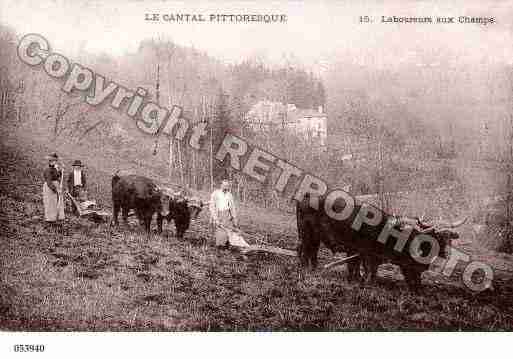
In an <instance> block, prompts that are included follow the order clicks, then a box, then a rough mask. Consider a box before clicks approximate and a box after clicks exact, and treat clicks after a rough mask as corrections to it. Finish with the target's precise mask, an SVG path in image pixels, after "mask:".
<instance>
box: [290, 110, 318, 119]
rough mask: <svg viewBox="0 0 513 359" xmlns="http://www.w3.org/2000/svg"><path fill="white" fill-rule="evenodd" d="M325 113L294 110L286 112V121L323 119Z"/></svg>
mask: <svg viewBox="0 0 513 359" xmlns="http://www.w3.org/2000/svg"><path fill="white" fill-rule="evenodd" d="M325 117H326V114H325V113H319V111H316V110H312V109H295V110H293V111H288V112H287V119H288V120H289V121H290V120H299V119H301V118H325Z"/></svg>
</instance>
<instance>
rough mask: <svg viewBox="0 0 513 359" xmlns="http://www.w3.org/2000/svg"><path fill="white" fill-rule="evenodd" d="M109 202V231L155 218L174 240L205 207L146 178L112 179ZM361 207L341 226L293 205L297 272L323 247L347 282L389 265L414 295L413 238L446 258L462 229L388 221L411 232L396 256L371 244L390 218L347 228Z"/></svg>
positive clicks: (420, 266) (388, 247)
mask: <svg viewBox="0 0 513 359" xmlns="http://www.w3.org/2000/svg"><path fill="white" fill-rule="evenodd" d="M318 200H319V204H318V208H324V201H325V197H320V198H318ZM112 202H113V218H112V223H113V224H114V225H118V215H119V212H120V211H121V213H122V217H123V220H124V222H125V223H127V221H128V217H129V213H130V211H131V210H134V211H135V214H136V215H137V217H138V219H139V222H140V223H141V224H142V225H143V226H144V228H145V230H146V232H147V233H148V234H149V233H150V226H151V221H152V218H153V215H154V214H155V213H156V214H157V226H158V232H159V233H162V224H163V221H164V219H165V220H166V221H167V222H168V223H169V222H171V221H174V222H175V226H176V235H177V237H178V238H179V239H181V238H183V236H184V233H185V231H186V230H187V229H188V228H189V225H190V222H191V219H195V218H197V216H198V215H199V213H200V212H201V210H202V208H203V207H204V206H205V205H206V204H207V203H205V202H203V201H201V200H198V199H194V198H192V199H191V198H188V197H187V196H184V195H183V194H182V193H175V192H172V191H170V190H169V189H166V188H162V187H159V186H158V185H157V184H155V182H154V181H152V180H151V179H149V178H146V177H143V176H138V175H128V176H119V175H117V174H115V175H114V176H113V177H112ZM361 206H362V204H361V203H360V204H355V208H354V210H353V211H352V214H351V216H349V217H348V218H346V219H344V220H336V219H333V218H331V217H330V216H328V215H327V214H326V213H325V211H323V210H318V209H314V208H312V206H311V205H310V197H309V196H308V195H307V196H305V197H304V199H303V200H302V201H298V202H297V205H296V216H297V229H298V237H299V245H298V248H297V253H298V257H299V260H300V264H301V265H302V266H303V267H310V268H312V269H315V268H316V267H317V256H318V251H319V247H320V244H321V243H323V244H324V245H325V246H326V247H327V248H328V249H330V250H331V251H332V252H333V253H337V252H344V253H346V254H347V258H348V259H347V260H345V262H346V263H347V266H348V279H349V280H350V281H351V280H363V281H365V282H373V281H374V280H375V278H376V274H377V269H378V266H379V265H380V264H383V263H385V262H389V263H393V264H396V265H398V266H399V267H400V268H401V271H402V273H403V275H404V277H405V280H406V282H407V284H408V286H409V287H410V288H411V289H413V290H418V289H419V287H420V283H421V274H422V272H424V271H425V270H427V269H428V268H429V263H425V262H421V261H418V260H417V258H415V257H414V256H413V255H412V251H411V246H412V241H413V239H414V238H415V236H417V235H419V234H426V235H430V236H431V238H433V239H434V240H435V241H436V242H437V243H438V247H439V252H438V255H439V256H440V257H442V258H447V257H448V254H449V253H448V250H449V248H450V245H451V240H452V239H457V238H459V236H458V233H456V232H455V231H454V230H453V229H454V228H456V227H458V226H459V225H461V224H463V223H464V220H463V221H459V222H455V223H442V222H440V223H436V224H428V223H425V222H424V221H422V220H421V219H419V218H417V217H415V218H408V217H394V218H393V219H394V220H395V224H394V228H396V229H398V230H404V229H405V226H411V227H412V228H411V234H410V235H409V237H408V239H407V240H406V242H405V244H404V248H403V250H401V251H397V250H395V249H394V246H395V244H396V241H395V240H387V241H385V242H384V243H383V242H382V241H378V240H376V239H377V238H378V236H379V234H380V233H381V232H382V230H383V228H384V226H385V225H388V224H389V221H390V216H383V218H382V220H381V222H380V223H379V224H378V225H375V226H366V225H363V226H362V227H361V228H359V229H358V230H355V229H354V228H353V226H352V223H353V222H354V221H355V218H356V216H357V215H358V213H359V212H360V211H359V209H360V208H361ZM418 250H419V251H420V253H419V255H420V256H421V257H425V256H426V255H427V252H429V251H430V244H429V243H422V245H421V246H420V247H419V248H418Z"/></svg>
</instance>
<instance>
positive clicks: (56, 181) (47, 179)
mask: <svg viewBox="0 0 513 359" xmlns="http://www.w3.org/2000/svg"><path fill="white" fill-rule="evenodd" d="M47 160H48V167H47V168H46V169H45V171H44V172H43V177H44V183H43V206H44V212H45V221H46V223H48V224H49V225H55V224H56V223H57V221H58V220H64V196H63V193H62V170H59V168H58V165H57V161H58V160H59V157H58V156H57V154H56V153H54V154H52V155H50V156H47ZM63 168H64V167H63Z"/></svg>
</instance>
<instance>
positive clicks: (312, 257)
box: [298, 223, 320, 269]
mask: <svg viewBox="0 0 513 359" xmlns="http://www.w3.org/2000/svg"><path fill="white" fill-rule="evenodd" d="M300 238H301V243H300V245H299V247H298V255H299V258H300V263H301V266H302V267H305V268H308V267H311V268H312V269H315V267H316V266H317V252H318V251H319V245H320V240H319V236H317V235H316V234H315V231H314V230H313V229H312V226H311V225H310V223H304V224H302V226H301V228H300Z"/></svg>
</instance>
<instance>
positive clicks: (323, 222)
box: [296, 196, 463, 290]
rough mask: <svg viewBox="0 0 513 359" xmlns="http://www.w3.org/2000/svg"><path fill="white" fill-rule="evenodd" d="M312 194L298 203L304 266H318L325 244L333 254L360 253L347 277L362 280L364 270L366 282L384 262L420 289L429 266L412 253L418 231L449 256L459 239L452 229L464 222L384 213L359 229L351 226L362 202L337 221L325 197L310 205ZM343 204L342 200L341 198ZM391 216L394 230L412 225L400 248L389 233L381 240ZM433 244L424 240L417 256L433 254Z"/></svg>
mask: <svg viewBox="0 0 513 359" xmlns="http://www.w3.org/2000/svg"><path fill="white" fill-rule="evenodd" d="M309 202H310V199H309V196H305V198H304V199H303V201H300V202H297V204H296V216H297V227H298V235H299V246H298V256H299V258H300V263H301V265H302V266H303V267H311V268H313V269H314V268H315V267H317V254H318V251H319V246H320V244H321V243H323V244H324V245H325V246H326V247H327V248H328V249H330V250H331V251H332V253H336V252H345V253H346V254H347V255H348V256H351V255H353V254H358V255H359V256H358V257H356V258H354V259H351V260H349V261H348V262H347V264H348V279H349V280H354V279H360V276H361V274H360V270H361V269H363V272H364V274H363V278H362V279H363V280H364V281H365V282H367V283H369V282H372V281H373V280H374V279H375V278H376V273H377V269H378V266H379V265H380V264H382V263H385V262H390V263H393V264H396V265H398V266H399V267H400V268H401V271H402V273H403V275H404V277H405V280H406V282H407V284H408V286H409V287H410V288H411V289H413V290H417V289H418V288H419V287H420V284H421V274H422V272H424V271H425V270H427V269H428V268H429V263H428V264H425V263H420V262H419V261H418V260H417V259H416V258H414V257H413V256H412V253H411V252H415V251H414V250H413V248H411V247H412V241H413V239H414V238H415V237H416V236H417V235H419V234H429V235H430V236H431V237H432V238H433V239H434V240H435V241H436V242H437V243H438V247H439V252H438V255H439V256H440V257H442V258H447V257H448V249H449V246H450V244H451V240H452V239H456V238H458V237H459V236H458V234H457V233H456V232H454V231H451V230H450V229H449V228H454V227H456V226H458V225H460V224H462V223H463V222H461V223H455V224H446V225H445V226H444V225H442V226H430V225H427V224H425V223H423V222H422V221H420V220H419V219H418V218H414V219H407V218H397V217H393V216H386V215H383V218H382V220H381V222H380V223H379V224H378V225H376V226H370V225H367V224H365V223H364V224H362V227H361V228H360V229H359V230H355V229H353V228H352V224H353V222H354V220H355V218H356V217H357V215H358V213H359V211H360V209H361V206H362V205H361V204H355V206H354V209H353V211H352V213H351V215H350V216H349V217H348V218H347V219H345V220H336V219H333V218H331V217H329V216H328V215H327V214H326V213H325V211H324V203H325V197H321V198H319V207H318V208H319V210H315V209H313V208H312V207H311V206H310V205H309ZM341 202H342V203H343V201H341ZM343 208H344V205H341V204H340V203H339V202H336V203H335V204H334V206H333V209H334V210H335V211H336V212H340V211H341V210H342V209H343ZM389 219H392V220H394V221H395V222H393V223H395V224H394V225H393V228H394V229H402V230H404V229H405V228H406V226H412V227H413V228H412V232H411V234H410V235H409V237H408V239H407V240H406V242H405V245H404V247H403V249H402V250H401V251H397V250H395V249H394V246H395V244H396V241H397V240H396V238H395V237H393V236H388V238H387V240H386V241H385V242H384V243H382V242H380V241H378V237H379V235H380V233H381V231H382V230H383V228H384V227H385V225H386V223H387V221H388V220H389ZM430 250H431V244H430V243H428V242H422V244H421V245H420V248H418V252H417V253H415V254H416V255H420V256H421V257H426V256H428V255H429V254H430ZM361 267H363V268H361Z"/></svg>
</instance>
